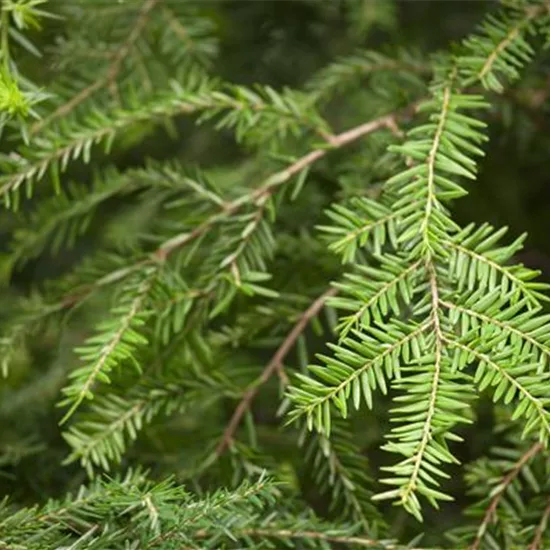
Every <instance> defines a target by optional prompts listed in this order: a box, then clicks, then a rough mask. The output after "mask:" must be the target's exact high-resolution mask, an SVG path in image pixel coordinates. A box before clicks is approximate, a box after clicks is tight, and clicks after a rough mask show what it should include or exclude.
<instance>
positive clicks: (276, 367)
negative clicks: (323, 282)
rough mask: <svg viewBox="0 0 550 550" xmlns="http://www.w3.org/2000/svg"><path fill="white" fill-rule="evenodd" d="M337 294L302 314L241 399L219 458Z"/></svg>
mask: <svg viewBox="0 0 550 550" xmlns="http://www.w3.org/2000/svg"><path fill="white" fill-rule="evenodd" d="M335 294H336V289H334V288H331V289H329V290H327V291H326V292H324V293H323V294H321V296H319V297H318V298H317V299H316V300H315V301H314V302H313V303H312V304H311V305H310V306H309V307H308V308H307V309H306V310H305V311H304V312H303V313H302V315H301V316H300V318H299V319H298V321H297V323H296V324H295V325H294V327H293V328H292V330H291V331H290V332H289V334H288V336H287V337H286V338H285V339H284V341H283V343H282V344H281V345H280V346H279V348H278V349H277V351H276V352H275V355H274V356H273V358H272V359H271V361H270V362H269V363H268V364H267V366H266V367H265V368H264V370H263V372H262V374H261V375H260V376H259V377H258V379H257V380H256V381H255V382H254V383H253V384H252V385H251V386H250V388H249V389H248V390H247V391H246V392H245V393H244V395H243V397H242V398H241V401H240V403H239V404H238V405H237V408H236V409H235V411H234V413H233V415H232V417H231V419H230V421H229V424H228V425H227V427H226V428H225V431H224V433H223V436H222V439H221V441H220V443H219V444H218V446H217V448H216V451H215V453H216V455H217V456H220V455H221V454H222V453H223V452H224V451H225V450H226V449H227V448H228V447H229V445H230V444H231V441H232V439H233V435H234V433H235V431H236V429H237V428H238V426H239V424H240V422H241V419H242V417H243V416H244V414H245V413H246V411H247V410H248V409H249V408H250V405H251V403H252V401H253V400H254V398H255V397H256V394H257V393H258V391H259V390H260V387H261V386H262V385H263V384H265V383H266V382H267V381H268V380H269V379H270V378H271V376H272V375H273V374H274V373H275V371H279V372H283V362H284V360H285V358H286V356H287V355H288V354H289V352H290V351H291V350H292V348H293V347H294V344H295V343H296V340H297V339H298V338H299V337H300V335H301V334H302V333H303V331H304V330H305V329H306V327H307V325H308V324H309V322H310V321H311V319H313V318H314V317H316V316H317V314H318V313H319V311H320V310H321V309H322V308H323V306H324V305H325V302H326V301H327V299H328V298H330V297H331V296H334V295H335ZM282 381H283V384H285V385H286V384H287V383H288V379H287V377H286V375H283V377H282Z"/></svg>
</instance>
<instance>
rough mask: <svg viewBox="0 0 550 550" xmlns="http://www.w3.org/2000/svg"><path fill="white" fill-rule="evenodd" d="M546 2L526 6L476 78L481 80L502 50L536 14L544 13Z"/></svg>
mask: <svg viewBox="0 0 550 550" xmlns="http://www.w3.org/2000/svg"><path fill="white" fill-rule="evenodd" d="M547 4H548V3H547V2H545V3H544V4H541V5H540V6H528V7H527V9H526V10H525V17H523V18H521V19H520V20H519V21H518V22H517V24H516V25H515V26H513V27H512V28H510V30H509V31H508V33H507V34H506V36H505V37H504V38H503V39H502V40H501V41H500V42H499V43H498V44H497V45H496V46H495V48H494V50H493V51H492V52H491V53H490V54H489V56H488V57H487V60H486V61H485V63H484V64H483V67H482V68H481V70H480V71H479V74H478V75H477V80H480V81H482V82H483V80H484V79H485V78H486V76H487V74H488V73H489V72H490V71H491V70H492V68H493V66H494V65H495V62H496V61H497V60H498V59H500V57H501V56H502V54H503V52H505V51H506V50H507V49H508V48H509V47H510V45H511V44H512V43H513V42H514V41H515V40H516V39H517V38H518V37H519V36H520V33H521V31H522V30H523V29H524V28H525V27H526V26H527V25H528V24H529V23H530V22H531V21H532V20H533V19H534V18H535V17H537V16H538V15H540V14H541V13H544V10H545V9H547Z"/></svg>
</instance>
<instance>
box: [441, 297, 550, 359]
mask: <svg viewBox="0 0 550 550" xmlns="http://www.w3.org/2000/svg"><path fill="white" fill-rule="evenodd" d="M439 303H440V304H441V305H442V306H444V307H446V308H447V309H450V310H454V311H457V312H460V313H464V314H466V315H469V316H470V317H474V318H476V319H479V320H480V321H483V322H484V323H487V324H489V325H494V326H496V327H499V328H501V329H502V330H504V331H505V332H507V333H509V334H514V335H516V336H517V337H518V338H521V339H522V340H524V341H526V342H529V343H530V344H531V345H532V346H533V347H534V348H537V349H538V350H539V351H540V353H541V354H542V355H544V356H546V357H547V359H550V348H549V347H548V346H547V345H546V344H545V343H543V342H541V341H539V340H537V338H535V337H533V336H532V335H531V334H530V333H529V332H528V331H525V330H521V329H520V328H517V327H515V326H514V325H513V324H511V323H510V322H508V321H501V320H499V319H498V318H495V317H492V316H490V315H485V314H483V313H480V312H479V311H475V310H473V309H471V308H468V307H464V306H461V305H458V304H453V303H451V302H447V301H446V300H440V302H439Z"/></svg>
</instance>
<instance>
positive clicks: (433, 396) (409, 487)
mask: <svg viewBox="0 0 550 550" xmlns="http://www.w3.org/2000/svg"><path fill="white" fill-rule="evenodd" d="M426 270H427V272H428V275H429V285H430V293H431V324H432V326H433V329H434V335H435V357H434V372H433V378H432V381H431V386H432V387H431V392H430V396H429V400H428V411H427V413H426V419H425V420H424V424H423V426H422V437H421V439H420V442H419V444H418V449H417V450H416V452H415V454H414V455H413V461H412V462H413V469H412V473H411V475H410V477H409V479H408V481H407V484H406V485H405V487H404V489H403V493H402V497H401V499H402V502H403V503H404V504H407V502H408V500H409V499H410V498H411V495H412V494H413V493H414V492H415V491H416V489H417V480H418V476H419V475H420V471H421V468H422V464H423V461H424V455H425V453H426V449H427V447H428V444H429V442H430V440H431V438H432V436H433V429H434V428H433V425H432V422H433V419H434V415H435V414H436V402H437V396H438V390H439V384H440V376H441V368H442V365H441V360H442V353H443V333H442V331H441V325H440V322H439V289H438V285H437V276H436V271H435V267H434V265H433V262H432V261H431V259H430V260H428V261H427V264H426Z"/></svg>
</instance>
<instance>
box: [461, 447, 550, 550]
mask: <svg viewBox="0 0 550 550" xmlns="http://www.w3.org/2000/svg"><path fill="white" fill-rule="evenodd" d="M542 448H543V445H542V443H535V444H534V445H532V446H531V447H530V448H529V449H528V450H527V451H526V452H525V453H524V454H523V455H522V456H521V457H520V458H519V459H518V461H517V462H516V463H515V464H514V466H513V468H512V469H511V470H510V471H509V472H508V473H507V474H506V475H505V476H504V478H503V479H502V481H501V482H500V484H499V487H500V488H499V490H498V492H497V493H496V494H495V495H494V496H493V498H492V499H491V502H490V504H489V507H488V508H487V511H486V512H485V515H484V516H483V520H482V521H481V524H480V526H479V529H478V530H477V535H476V538H475V540H474V542H473V543H472V545H471V546H470V550H478V548H479V545H480V544H481V540H482V538H483V534H484V533H485V530H486V529H487V526H488V525H489V523H490V522H491V521H493V519H494V515H495V512H496V509H497V507H498V505H499V503H500V501H501V499H502V497H503V496H504V493H505V492H506V490H507V489H508V487H509V486H510V484H511V483H512V482H513V481H514V480H515V479H516V477H517V476H518V475H519V473H520V471H521V469H522V468H523V467H524V466H525V464H527V462H529V461H530V460H531V459H532V458H533V457H534V456H535V455H536V454H537V453H539V452H540V451H541V450H542Z"/></svg>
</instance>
